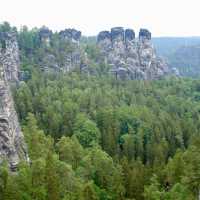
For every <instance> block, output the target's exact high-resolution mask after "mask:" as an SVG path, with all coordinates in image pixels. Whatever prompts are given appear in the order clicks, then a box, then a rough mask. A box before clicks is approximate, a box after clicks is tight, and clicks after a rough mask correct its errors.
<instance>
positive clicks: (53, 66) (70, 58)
mask: <svg viewBox="0 0 200 200" xmlns="http://www.w3.org/2000/svg"><path fill="white" fill-rule="evenodd" d="M39 36H40V40H41V43H42V44H43V45H45V46H46V47H47V50H46V52H45V55H44V57H43V58H42V62H41V63H40V65H41V68H42V69H43V70H44V71H48V72H63V73H66V72H69V71H71V70H74V69H79V70H81V71H84V70H85V69H86V67H87V64H86V62H85V60H87V58H86V55H85V53H84V52H82V51H81V48H80V38H81V32H80V31H78V30H76V29H65V30H63V31H60V32H59V33H58V41H59V42H58V43H57V44H56V45H57V46H56V47H55V46H54V45H55V44H54V43H53V42H52V44H51V39H52V31H50V30H49V29H48V28H45V27H43V28H41V29H40V31H39ZM51 45H52V47H53V48H52V49H53V50H54V51H52V49H51V51H48V48H49V47H51Z"/></svg>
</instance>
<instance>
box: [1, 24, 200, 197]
mask: <svg viewBox="0 0 200 200" xmlns="http://www.w3.org/2000/svg"><path fill="white" fill-rule="evenodd" d="M1 28H4V29H10V27H9V26H8V25H7V26H6V25H5V24H4V26H2V27H1ZM37 37H38V36H37V30H30V31H29V30H27V29H26V28H25V27H24V28H23V29H22V30H21V31H19V32H18V40H19V47H20V51H21V61H22V63H21V68H22V69H23V70H24V71H26V75H25V78H24V80H23V81H22V82H20V84H19V85H18V86H17V87H13V88H12V90H13V96H14V100H15V107H16V110H17V113H18V117H19V120H20V124H21V127H22V130H23V133H24V136H25V141H26V144H27V148H28V155H29V158H30V162H29V163H27V162H24V161H22V162H21V163H20V164H19V166H18V169H17V172H14V173H13V172H12V173H11V172H10V171H9V169H8V166H7V163H6V162H5V163H4V164H3V165H2V166H1V168H0V200H196V199H197V198H198V196H199V191H200V80H198V79H191V78H182V77H166V78H163V79H161V80H126V79H125V80H121V79H116V77H114V76H112V75H110V74H106V73H104V70H102V68H103V69H106V66H102V65H101V64H99V65H98V64H95V70H96V71H98V72H99V73H95V74H93V75H88V74H85V73H81V72H80V71H79V70H73V71H71V72H69V73H66V74H63V73H43V72H41V69H40V68H39V67H38V66H37V64H38V60H39V58H40V57H42V56H43V53H44V52H45V51H54V49H53V48H54V47H52V49H50V47H48V50H47V49H45V47H42V46H40V45H39V43H38V40H37ZM54 37H55V38H54V42H55V43H56V34H55V35H54ZM82 43H83V44H82V48H84V49H85V50H86V51H87V52H88V54H89V56H90V58H91V62H94V61H95V60H96V59H97V57H98V49H95V46H94V45H93V44H92V43H91V44H86V43H85V42H84V41H83V42H82ZM63 48H70V47H69V46H65V47H63ZM94 63H95V62H94ZM98 69H101V70H98ZM101 72H102V73H101Z"/></svg>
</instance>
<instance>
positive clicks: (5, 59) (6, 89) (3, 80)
mask: <svg viewBox="0 0 200 200" xmlns="http://www.w3.org/2000/svg"><path fill="white" fill-rule="evenodd" d="M2 35H4V37H3V38H1V39H2V40H1V41H4V44H5V46H4V48H2V49H1V52H0V163H2V161H3V160H4V159H5V160H7V161H8V163H9V165H10V169H11V170H15V169H16V167H17V165H18V163H19V161H20V160H21V159H24V160H26V161H28V155H27V149H26V145H25V143H24V137H23V134H22V132H21V129H20V125H19V122H18V117H17V114H16V111H15V108H14V102H13V98H12V94H11V91H10V84H17V83H18V81H19V77H18V75H19V50H18V44H17V40H16V34H15V33H13V32H12V33H3V34H1V36H2Z"/></svg>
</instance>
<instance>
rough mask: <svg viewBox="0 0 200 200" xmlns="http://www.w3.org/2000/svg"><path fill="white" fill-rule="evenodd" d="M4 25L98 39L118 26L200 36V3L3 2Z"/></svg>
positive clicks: (169, 0) (156, 33) (110, 0)
mask: <svg viewBox="0 0 200 200" xmlns="http://www.w3.org/2000/svg"><path fill="white" fill-rule="evenodd" d="M0 5H1V9H0V21H1V22H2V21H8V22H10V23H11V25H13V26H17V27H20V26H22V25H27V26H28V27H30V28H32V27H41V26H42V25H46V26H48V27H50V28H51V29H52V30H61V29H64V28H76V29H79V30H81V31H82V33H83V35H96V34H97V33H98V32H99V31H102V30H107V29H108V30H109V29H110V28H111V27H114V26H123V27H128V28H133V29H134V30H135V31H136V32H137V33H138V30H139V28H140V27H142V28H148V29H149V30H150V31H151V32H152V34H153V36H197V35H198V36H200V22H199V21H200V0H0Z"/></svg>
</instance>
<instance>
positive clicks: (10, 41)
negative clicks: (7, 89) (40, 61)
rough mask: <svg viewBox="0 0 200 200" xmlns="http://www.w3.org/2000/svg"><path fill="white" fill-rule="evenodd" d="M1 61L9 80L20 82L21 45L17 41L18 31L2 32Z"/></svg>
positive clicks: (0, 35) (0, 36)
mask: <svg viewBox="0 0 200 200" xmlns="http://www.w3.org/2000/svg"><path fill="white" fill-rule="evenodd" d="M0 38H1V40H0V41H1V43H2V44H3V45H1V48H0V62H1V63H2V65H3V67H4V70H5V73H6V77H7V80H8V81H9V82H14V83H15V82H18V79H19V72H20V69H19V66H20V61H19V47H18V43H17V34H16V32H9V33H8V32H2V33H1V34H0Z"/></svg>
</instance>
